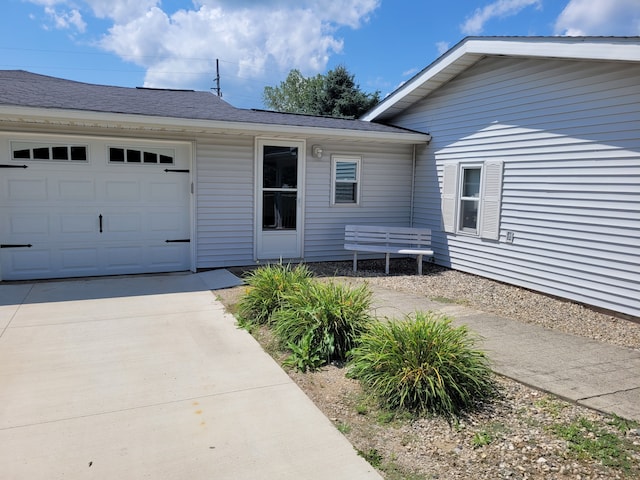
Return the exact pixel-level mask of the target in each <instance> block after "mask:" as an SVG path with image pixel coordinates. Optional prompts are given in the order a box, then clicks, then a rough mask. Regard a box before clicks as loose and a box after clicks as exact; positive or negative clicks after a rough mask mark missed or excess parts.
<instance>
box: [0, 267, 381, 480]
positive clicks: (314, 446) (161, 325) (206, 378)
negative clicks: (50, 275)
mask: <svg viewBox="0 0 640 480" xmlns="http://www.w3.org/2000/svg"><path fill="white" fill-rule="evenodd" d="M0 334H1V336H0V445H2V448H0V465H2V473H1V476H2V477H3V478H7V479H23V478H24V479H27V478H28V479H58V478H65V479H76V478H104V479H114V478H121V479H128V478H132V479H133V478H153V479H164V478H166V479H182V478H184V479H193V480H197V479H205V478H206V479H234V480H237V479H252V480H253V479H296V480H297V479H302V478H304V479H326V478H332V479H336V480H337V479H379V478H380V477H379V475H378V474H377V473H376V472H375V470H374V469H373V468H371V467H370V466H369V465H368V464H367V463H366V462H365V461H364V460H363V459H361V458H360V457H358V456H357V454H356V452H355V451H354V449H353V447H352V446H351V445H350V444H349V443H348V442H347V440H346V439H345V438H344V437H343V436H342V435H341V434H340V433H339V432H338V431H337V430H336V429H335V427H334V426H333V425H332V424H331V422H330V421H329V420H328V419H327V418H326V417H324V415H322V413H321V412H320V411H319V410H318V409H317V408H316V407H315V406H314V405H313V403H312V402H311V401H310V400H309V399H308V398H307V397H306V396H305V395H304V393H303V392H302V391H301V390H300V389H299V388H298V387H297V386H296V385H295V383H293V382H292V381H291V380H290V379H289V377H288V376H287V375H286V374H285V373H284V372H283V371H282V370H281V369H280V368H279V366H278V365H277V364H276V363H275V362H274V361H273V360H272V359H271V358H270V357H269V356H268V355H266V354H265V353H264V352H263V351H262V349H261V348H260V347H259V345H258V344H257V343H256V342H255V341H254V339H253V338H252V337H251V336H250V335H249V334H248V333H246V332H245V331H243V330H239V329H237V328H236V326H235V320H234V318H233V317H231V316H229V315H227V314H225V313H224V310H223V307H222V305H221V304H220V303H219V302H217V301H216V300H215V297H214V296H213V294H212V293H211V292H210V291H209V290H207V288H206V286H205V285H204V283H203V282H202V281H201V279H200V277H199V276H198V275H191V274H173V275H155V276H133V277H116V278H98V279H87V280H77V281H53V282H38V283H33V284H32V283H21V284H0Z"/></svg>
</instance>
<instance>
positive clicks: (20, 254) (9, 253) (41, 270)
mask: <svg viewBox="0 0 640 480" xmlns="http://www.w3.org/2000/svg"><path fill="white" fill-rule="evenodd" d="M2 253H3V255H2V271H3V272H5V271H9V272H13V273H14V274H13V275H12V278H13V279H15V280H22V279H31V278H47V277H48V276H50V275H51V274H52V272H53V269H52V268H51V260H52V258H51V251H50V250H49V249H48V248H37V247H31V248H3V249H2Z"/></svg>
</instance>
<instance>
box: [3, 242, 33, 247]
mask: <svg viewBox="0 0 640 480" xmlns="http://www.w3.org/2000/svg"><path fill="white" fill-rule="evenodd" d="M31 247H33V245H31V244H30V243H28V244H19V243H3V244H2V245H0V248H31Z"/></svg>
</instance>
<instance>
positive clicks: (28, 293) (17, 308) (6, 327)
mask: <svg viewBox="0 0 640 480" xmlns="http://www.w3.org/2000/svg"><path fill="white" fill-rule="evenodd" d="M35 286H36V284H35V283H32V284H31V288H29V291H28V292H27V293H25V295H24V297H22V300H20V304H16V310H15V312H13V315H11V318H10V319H9V321H8V322H7V324H6V325H5V326H4V328H3V329H2V332H0V338H2V336H3V335H4V332H6V331H7V329H8V328H9V325H11V322H13V319H14V318H16V315H17V314H18V310H20V307H21V306H22V305H24V301H25V300H26V299H27V297H28V296H29V295H30V294H31V292H32V290H33V288H34V287H35Z"/></svg>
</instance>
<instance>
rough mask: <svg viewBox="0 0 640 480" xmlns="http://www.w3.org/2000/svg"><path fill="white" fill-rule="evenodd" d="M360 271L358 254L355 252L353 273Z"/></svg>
mask: <svg viewBox="0 0 640 480" xmlns="http://www.w3.org/2000/svg"><path fill="white" fill-rule="evenodd" d="M357 271H358V252H355V251H354V252H353V272H354V273H355V272H357Z"/></svg>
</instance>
